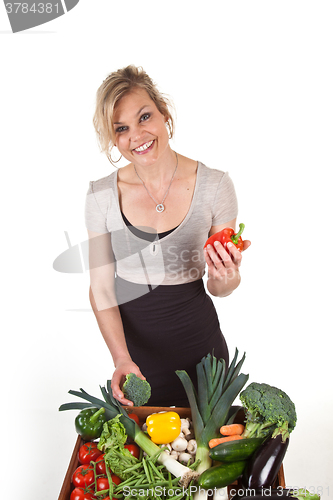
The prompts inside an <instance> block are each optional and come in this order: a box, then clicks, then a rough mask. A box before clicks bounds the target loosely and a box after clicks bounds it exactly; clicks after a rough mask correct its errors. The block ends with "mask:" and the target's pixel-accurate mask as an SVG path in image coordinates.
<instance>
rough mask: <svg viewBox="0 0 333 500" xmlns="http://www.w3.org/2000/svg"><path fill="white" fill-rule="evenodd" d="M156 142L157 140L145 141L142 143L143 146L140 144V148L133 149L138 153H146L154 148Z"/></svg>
mask: <svg viewBox="0 0 333 500" xmlns="http://www.w3.org/2000/svg"><path fill="white" fill-rule="evenodd" d="M154 142H155V140H153V141H149V142H145V143H144V144H141V146H139V147H138V148H135V149H133V151H135V153H137V154H143V153H146V152H147V151H150V150H151V149H152V147H153V145H154Z"/></svg>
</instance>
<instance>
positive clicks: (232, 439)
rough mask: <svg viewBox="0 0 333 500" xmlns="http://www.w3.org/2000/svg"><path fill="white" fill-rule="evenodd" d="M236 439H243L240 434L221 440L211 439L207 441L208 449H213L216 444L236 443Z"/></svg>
mask: <svg viewBox="0 0 333 500" xmlns="http://www.w3.org/2000/svg"><path fill="white" fill-rule="evenodd" d="M237 439H243V438H242V436H241V435H240V434H233V435H232V436H226V437H221V438H213V439H211V440H210V441H209V443H208V446H209V448H214V447H215V446H217V445H218V444H221V443H225V442H226V441H236V440H237Z"/></svg>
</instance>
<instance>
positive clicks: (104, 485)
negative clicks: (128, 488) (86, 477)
mask: <svg viewBox="0 0 333 500" xmlns="http://www.w3.org/2000/svg"><path fill="white" fill-rule="evenodd" d="M96 489H97V491H102V490H108V489H109V481H108V478H107V477H106V476H105V477H98V478H97V479H96Z"/></svg>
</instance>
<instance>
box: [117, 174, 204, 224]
mask: <svg viewBox="0 0 333 500" xmlns="http://www.w3.org/2000/svg"><path fill="white" fill-rule="evenodd" d="M195 183H196V177H195V176H193V177H190V178H188V179H177V178H175V179H174V181H173V183H172V185H171V187H170V189H169V191H168V193H166V191H167V189H168V187H165V186H164V187H161V189H160V190H159V191H158V192H154V193H151V194H149V193H148V192H147V190H146V188H145V187H144V186H143V185H142V184H140V185H139V184H136V185H131V184H126V183H121V182H119V183H118V195H119V204H120V208H121V211H122V212H123V213H124V214H125V216H126V218H127V219H128V220H129V221H130V223H131V224H132V225H134V226H137V227H138V226H140V227H142V226H143V227H146V228H152V229H153V230H154V231H156V232H157V233H162V232H165V231H168V230H170V229H173V228H174V227H176V226H178V225H179V224H181V222H182V221H183V220H184V219H185V217H186V215H187V213H188V212H189V210H190V208H191V204H192V200H193V195H194V190H195ZM165 195H166V196H165ZM153 198H154V199H153ZM163 199H164V201H163ZM162 201H163V206H164V210H163V211H162V212H158V211H157V210H156V205H157V204H160V203H162Z"/></svg>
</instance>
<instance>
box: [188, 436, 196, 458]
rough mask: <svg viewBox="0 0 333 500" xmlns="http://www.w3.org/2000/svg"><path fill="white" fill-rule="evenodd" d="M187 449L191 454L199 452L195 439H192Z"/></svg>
mask: <svg viewBox="0 0 333 500" xmlns="http://www.w3.org/2000/svg"><path fill="white" fill-rule="evenodd" d="M187 451H188V452H189V453H191V455H195V453H196V452H197V442H196V440H195V439H190V440H189V442H188V443H187Z"/></svg>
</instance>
